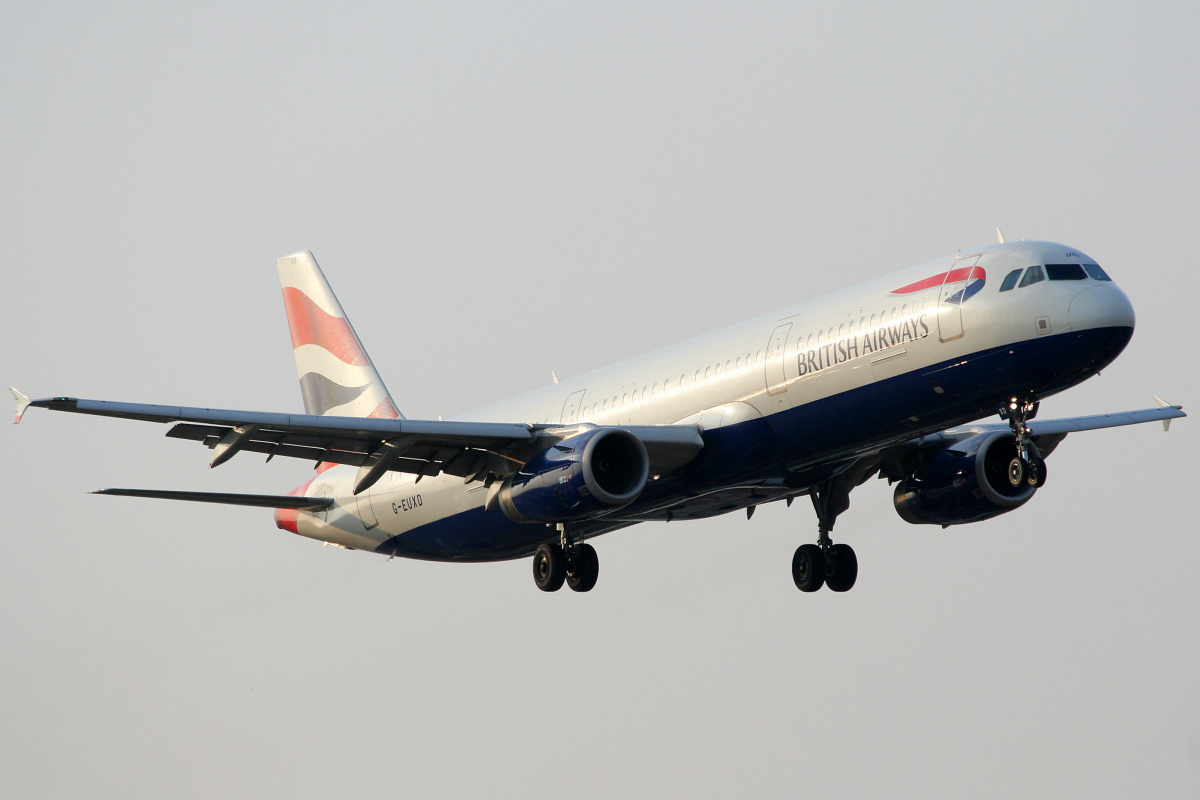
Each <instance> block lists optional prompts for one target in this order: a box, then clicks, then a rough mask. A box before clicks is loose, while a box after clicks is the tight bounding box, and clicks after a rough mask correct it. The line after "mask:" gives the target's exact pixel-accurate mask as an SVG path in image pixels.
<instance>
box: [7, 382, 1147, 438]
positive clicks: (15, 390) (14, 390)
mask: <svg viewBox="0 0 1200 800" xmlns="http://www.w3.org/2000/svg"><path fill="white" fill-rule="evenodd" d="M13 391H16V390H15V389H14V390H13ZM1154 402H1156V403H1158V407H1159V408H1170V407H1171V404H1170V403H1168V402H1167V401H1166V400H1163V399H1162V398H1161V397H1159V396H1158V395H1154ZM1169 430H1171V420H1169V419H1164V420H1163V431H1164V432H1166V431H1169Z"/></svg>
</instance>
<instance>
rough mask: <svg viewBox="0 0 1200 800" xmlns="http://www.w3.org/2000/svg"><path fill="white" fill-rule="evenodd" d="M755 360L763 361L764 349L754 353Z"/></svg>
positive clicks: (757, 362) (757, 361)
mask: <svg viewBox="0 0 1200 800" xmlns="http://www.w3.org/2000/svg"><path fill="white" fill-rule="evenodd" d="M754 362H755V363H756V364H761V363H762V350H759V351H758V352H757V353H755V354H754Z"/></svg>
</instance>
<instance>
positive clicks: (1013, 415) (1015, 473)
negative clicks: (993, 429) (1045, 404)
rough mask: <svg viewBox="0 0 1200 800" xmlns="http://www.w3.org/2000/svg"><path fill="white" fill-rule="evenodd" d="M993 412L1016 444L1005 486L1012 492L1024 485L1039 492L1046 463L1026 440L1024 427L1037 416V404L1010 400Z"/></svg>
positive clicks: (1026, 431) (1018, 399)
mask: <svg viewBox="0 0 1200 800" xmlns="http://www.w3.org/2000/svg"><path fill="white" fill-rule="evenodd" d="M997 411H999V412H1000V419H1006V420H1008V426H1009V427H1010V428H1012V432H1013V438H1014V439H1015V440H1016V448H1017V455H1016V457H1015V458H1013V459H1012V461H1010V462H1008V483H1009V485H1010V486H1012V488H1014V489H1016V488H1018V487H1020V486H1021V485H1022V484H1028V485H1029V486H1032V487H1034V488H1035V489H1040V488H1041V487H1042V486H1045V485H1046V461H1045V459H1043V458H1042V457H1041V455H1040V454H1039V453H1038V451H1037V446H1036V445H1034V443H1033V442H1032V441H1031V440H1030V438H1029V426H1028V425H1027V424H1026V422H1028V421H1029V420H1031V419H1033V418H1034V417H1036V416H1037V412H1038V401H1037V400H1032V399H1028V398H1027V399H1024V400H1022V399H1021V398H1018V397H1013V398H1011V399H1010V400H1009V401H1008V402H1007V403H1001V404H1000V406H999V407H998V408H997Z"/></svg>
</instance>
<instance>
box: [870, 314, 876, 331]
mask: <svg viewBox="0 0 1200 800" xmlns="http://www.w3.org/2000/svg"><path fill="white" fill-rule="evenodd" d="M871 327H872V328H874V327H875V315H874V314H872V315H871Z"/></svg>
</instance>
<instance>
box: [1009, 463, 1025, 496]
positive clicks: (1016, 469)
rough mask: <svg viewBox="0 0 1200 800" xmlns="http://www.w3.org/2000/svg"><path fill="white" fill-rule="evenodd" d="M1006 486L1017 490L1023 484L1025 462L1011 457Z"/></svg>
mask: <svg viewBox="0 0 1200 800" xmlns="http://www.w3.org/2000/svg"><path fill="white" fill-rule="evenodd" d="M1006 472H1007V474H1008V485H1009V486H1011V487H1012V488H1014V489H1016V488H1018V487H1019V486H1020V485H1021V484H1022V483H1024V482H1025V462H1024V461H1022V460H1021V457H1020V456H1013V459H1012V461H1009V462H1008V469H1007V470H1006Z"/></svg>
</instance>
